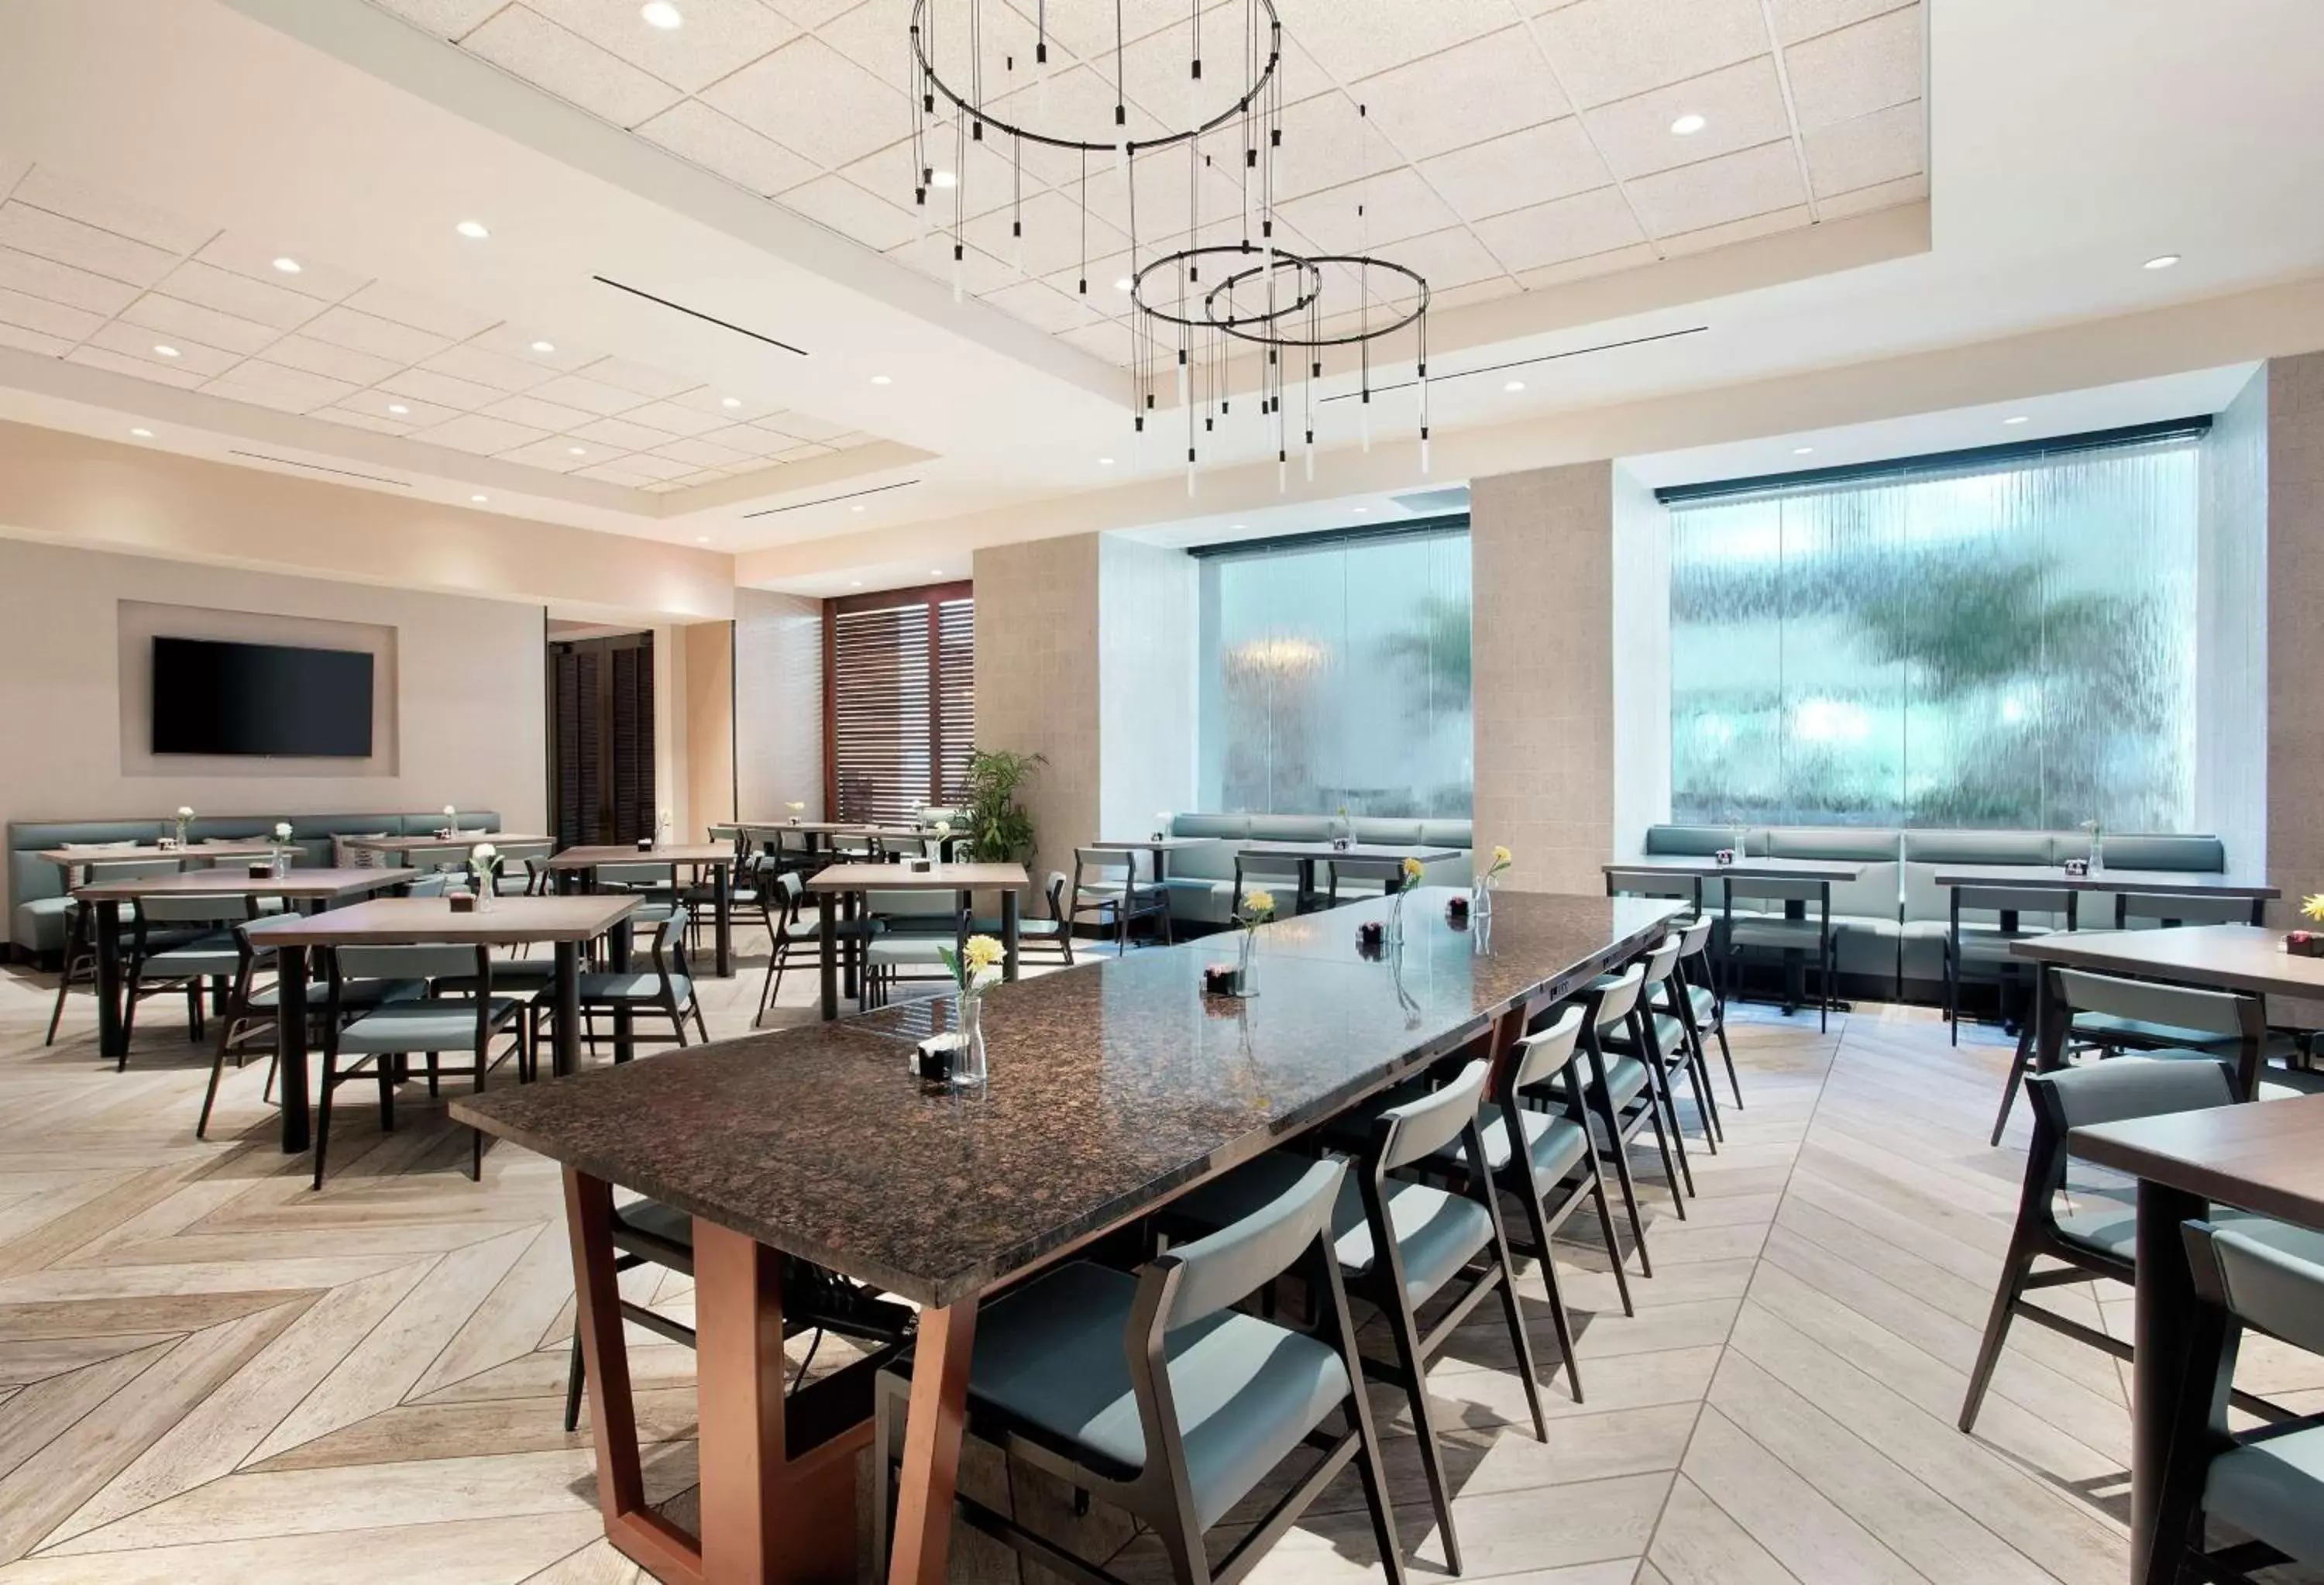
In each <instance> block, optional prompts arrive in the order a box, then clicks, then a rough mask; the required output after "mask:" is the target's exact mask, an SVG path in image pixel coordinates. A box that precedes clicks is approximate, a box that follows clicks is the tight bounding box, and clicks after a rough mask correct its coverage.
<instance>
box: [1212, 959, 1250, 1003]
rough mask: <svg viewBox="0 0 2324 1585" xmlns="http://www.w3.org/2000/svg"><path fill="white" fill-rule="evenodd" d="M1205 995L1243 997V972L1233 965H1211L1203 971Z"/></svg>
mask: <svg viewBox="0 0 2324 1585" xmlns="http://www.w3.org/2000/svg"><path fill="white" fill-rule="evenodd" d="M1242 994H1243V988H1242V971H1241V970H1240V968H1237V967H1236V966H1235V965H1234V964H1232V963H1213V964H1211V965H1210V966H1209V967H1208V968H1206V969H1204V970H1203V995H1205V996H1240V995H1242Z"/></svg>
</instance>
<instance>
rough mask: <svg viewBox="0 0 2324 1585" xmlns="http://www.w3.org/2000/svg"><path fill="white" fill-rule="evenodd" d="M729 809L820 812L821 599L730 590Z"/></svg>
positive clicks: (766, 816)
mask: <svg viewBox="0 0 2324 1585" xmlns="http://www.w3.org/2000/svg"><path fill="white" fill-rule="evenodd" d="M734 782H735V790H736V798H735V802H736V804H737V805H738V807H737V808H736V809H735V811H734V816H735V818H736V819H739V820H779V819H781V818H783V816H785V815H786V814H787V813H788V810H786V809H785V807H784V806H785V805H787V804H790V803H793V802H798V803H802V804H805V805H806V806H807V818H808V819H811V820H820V819H822V818H823V602H822V601H820V600H810V599H807V598H806V597H805V596H803V595H798V594H771V593H770V592H769V591H767V590H765V589H737V590H735V591H734Z"/></svg>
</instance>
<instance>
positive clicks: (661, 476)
mask: <svg viewBox="0 0 2324 1585" xmlns="http://www.w3.org/2000/svg"><path fill="white" fill-rule="evenodd" d="M622 466H623V467H625V468H628V469H630V470H631V471H632V472H633V473H636V474H639V475H641V476H643V477H645V478H649V479H653V480H657V481H666V480H669V479H682V478H684V477H686V475H688V474H690V473H692V472H694V465H693V464H692V463H684V462H672V461H670V460H669V458H668V457H666V456H648V455H647V454H646V453H644V452H636V453H633V454H632V455H630V456H624V457H622Z"/></svg>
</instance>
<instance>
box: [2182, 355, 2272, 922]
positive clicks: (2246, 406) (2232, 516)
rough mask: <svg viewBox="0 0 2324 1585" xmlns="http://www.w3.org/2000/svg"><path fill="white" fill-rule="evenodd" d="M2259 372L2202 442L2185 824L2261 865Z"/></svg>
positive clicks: (2263, 509)
mask: <svg viewBox="0 0 2324 1585" xmlns="http://www.w3.org/2000/svg"><path fill="white" fill-rule="evenodd" d="M2267 382H2268V380H2267V372H2266V371H2265V370H2264V369H2262V370H2261V371H2259V372H2258V373H2255V374H2254V375H2253V376H2252V378H2251V382H2250V383H2249V384H2247V385H2246V386H2245V387H2244V389H2243V392H2242V393H2241V394H2239V395H2238V396H2237V397H2236V400H2235V401H2232V402H2229V403H2228V404H2227V407H2226V408H2225V409H2224V410H2222V411H2221V412H2220V413H2219V415H2218V418H2217V419H2216V420H2215V421H2214V423H2213V425H2212V428H2211V432H2210V434H2209V436H2207V437H2206V438H2204V441H2203V473H2202V493H2201V498H2200V508H2199V511H2198V514H2197V519H2196V536H2195V542H2196V552H2195V608H2196V614H2195V816H2194V828H2195V829H2196V830H2198V831H2209V832H2213V833H2216V834H2218V838H2219V840H2220V841H2221V842H2223V843H2226V844H2227V868H2228V870H2229V871H2232V872H2234V873H2236V874H2237V875H2249V876H2255V877H2256V876H2260V875H2264V873H2266V869H2267V642H2268V622H2267V576H2268V574H2267Z"/></svg>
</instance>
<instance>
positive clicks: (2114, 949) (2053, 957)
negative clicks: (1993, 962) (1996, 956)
mask: <svg viewBox="0 0 2324 1585" xmlns="http://www.w3.org/2000/svg"><path fill="white" fill-rule="evenodd" d="M2009 950H2010V951H2011V952H2013V953H2015V954H2017V955H2018V956H2019V957H2025V958H2032V959H2033V960H2034V961H2035V962H2037V963H2061V964H2063V965H2065V966H2066V967H2068V968H2071V969H2096V970H2098V971H2099V972H2101V973H2115V974H2127V975H2131V976H2133V977H2135V978H2137V979H2142V980H2165V981H2170V982H2171V983H2172V984H2174V985H2199V986H2202V987H2205V988H2207V989H2209V990H2217V991H2251V992H2253V993H2255V994H2257V995H2262V996H2299V997H2305V998H2308V999H2309V1000H2324V958H2308V957H2300V956H2297V955H2295V954H2292V953H2288V952H2286V951H2284V950H2283V937H2282V934H2281V933H2279V932H2277V931H2273V930H2268V929H2263V928H2262V927H2261V926H2257V925H2190V926H2183V927H2181V928H2180V929H2176V930H2064V931H2058V932H2056V933H2053V934H2052V935H2033V936H2028V937H2026V938H2025V939H2024V940H2022V941H2013V942H2011V943H2010V944H2009ZM2271 1104H2273V1103H2271Z"/></svg>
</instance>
